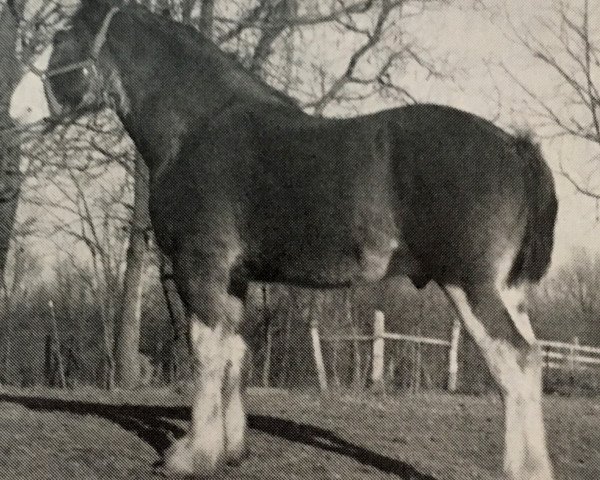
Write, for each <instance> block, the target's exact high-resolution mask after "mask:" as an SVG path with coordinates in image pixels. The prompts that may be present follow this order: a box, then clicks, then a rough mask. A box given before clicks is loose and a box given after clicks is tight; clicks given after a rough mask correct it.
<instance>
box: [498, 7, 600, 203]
mask: <svg viewBox="0 0 600 480" xmlns="http://www.w3.org/2000/svg"><path fill="white" fill-rule="evenodd" d="M599 24H600V11H599V10H598V8H596V6H595V4H594V2H590V1H589V0H581V1H576V2H567V1H563V0H554V1H553V3H552V8H551V11H550V13H549V14H548V15H546V16H541V17H539V18H538V19H537V24H535V25H531V26H529V27H528V28H527V29H526V30H525V31H524V29H522V28H521V29H520V28H518V27H516V26H514V25H513V26H512V30H513V33H514V34H515V35H516V36H517V38H518V40H519V41H520V43H521V44H522V45H524V46H525V47H526V48H527V49H528V50H529V52H530V53H531V54H532V55H533V57H534V58H535V59H536V60H537V61H538V62H540V63H541V64H542V65H543V66H545V67H546V68H547V69H548V71H549V73H550V74H551V75H552V77H551V78H554V79H555V83H554V85H553V88H552V93H551V94H546V95H545V94H544V93H541V92H540V91H539V90H537V89H536V85H533V86H530V85H528V84H527V83H526V82H525V81H523V80H522V79H520V78H519V76H518V75H516V74H515V73H513V72H511V71H510V70H508V69H507V68H505V70H506V71H507V73H508V74H509V75H510V77H511V78H512V79H513V80H515V81H516V82H517V83H518V84H519V85H520V86H521V87H522V89H523V90H524V92H525V93H526V94H527V96H528V97H529V100H530V104H531V109H532V111H533V113H534V115H535V116H536V117H537V119H538V121H539V125H538V126H539V129H540V133H541V134H542V135H546V136H549V137H565V136H568V137H571V138H573V139H575V140H580V141H581V140H582V141H584V142H587V143H589V144H591V145H592V146H593V148H594V150H595V151H596V154H595V155H593V156H592V158H590V163H591V164H592V167H593V168H592V170H591V171H588V172H586V173H584V175H583V176H578V175H575V174H574V173H573V168H574V167H573V166H572V165H571V166H567V165H564V164H563V163H561V165H560V173H561V174H562V175H563V176H564V177H565V178H566V179H567V180H568V181H569V182H570V183H571V184H572V185H573V186H574V187H575V189H576V190H577V191H578V192H579V193H581V194H583V195H585V196H587V197H591V198H593V199H596V200H600V187H599V185H598V181H597V180H598V178H597V174H598V173H600V170H599V167H600V33H599V32H600V30H599Z"/></svg>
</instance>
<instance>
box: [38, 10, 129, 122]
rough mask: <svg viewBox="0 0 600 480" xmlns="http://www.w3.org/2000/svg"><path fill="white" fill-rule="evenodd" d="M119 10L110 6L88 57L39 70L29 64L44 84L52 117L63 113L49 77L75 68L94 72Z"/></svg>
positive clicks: (85, 73)
mask: <svg viewBox="0 0 600 480" xmlns="http://www.w3.org/2000/svg"><path fill="white" fill-rule="evenodd" d="M118 11H119V7H113V8H111V9H110V10H109V11H108V13H107V14H106V17H104V20H103V21H102V25H101V27H100V30H98V33H97V34H96V38H95V39H94V44H93V46H92V51H91V52H90V55H89V57H88V58H87V59H86V60H81V61H79V62H74V63H70V64H67V65H64V66H62V67H57V68H53V69H52V70H40V69H39V68H37V67H35V66H34V65H30V66H29V70H30V71H31V72H32V73H33V74H35V75H37V76H38V77H40V79H41V80H42V83H43V84H44V90H45V92H46V97H47V99H48V107H49V109H50V113H51V115H52V116H53V117H59V116H61V115H62V113H63V106H62V105H61V104H60V102H59V101H58V100H57V98H56V96H55V95H54V92H53V91H52V86H51V85H50V83H49V80H50V78H51V77H53V76H55V75H61V74H63V73H68V72H75V71H77V70H83V73H84V75H86V76H87V75H88V74H89V73H90V72H91V73H96V72H97V68H96V62H97V61H98V56H99V55H100V51H101V50H102V47H103V46H104V44H105V43H106V35H107V33H108V27H110V22H111V21H112V19H113V17H114V16H115V14H116V13H117V12H118Z"/></svg>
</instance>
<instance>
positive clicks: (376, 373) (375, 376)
mask: <svg viewBox="0 0 600 480" xmlns="http://www.w3.org/2000/svg"><path fill="white" fill-rule="evenodd" d="M384 334H385V316H384V314H383V312H382V311H380V310H377V311H376V312H375V321H374V322H373V371H372V372H371V381H372V384H373V389H374V390H379V391H381V390H383V386H384V385H383V367H384V359H385V357H384V353H385V340H384Z"/></svg>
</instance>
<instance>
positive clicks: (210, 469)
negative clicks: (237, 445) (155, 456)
mask: <svg viewBox="0 0 600 480" xmlns="http://www.w3.org/2000/svg"><path fill="white" fill-rule="evenodd" d="M222 458H223V456H222V454H215V455H212V456H211V455H209V454H207V453H205V452H202V451H198V450H197V449H193V448H192V443H191V440H190V439H189V438H188V437H187V436H185V437H183V438H180V439H179V440H176V441H175V442H173V445H171V447H170V448H169V449H168V450H167V451H166V452H165V455H164V459H163V462H162V465H161V468H160V471H161V473H162V474H163V475H165V476H167V477H169V478H194V479H202V478H212V477H213V476H214V475H215V473H216V472H217V471H218V470H219V469H220V468H221V467H222V465H223V463H224V462H223V460H222Z"/></svg>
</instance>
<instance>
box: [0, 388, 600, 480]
mask: <svg viewBox="0 0 600 480" xmlns="http://www.w3.org/2000/svg"><path fill="white" fill-rule="evenodd" d="M183 403H184V402H183V401H182V399H181V398H178V397H176V396H174V395H172V394H168V393H158V392H138V393H137V394H136V395H131V394H113V395H110V396H109V395H107V394H106V393H102V392H96V391H82V392H75V393H66V394H65V393H60V392H48V391H22V390H1V391H0V432H2V434H0V478H2V479H7V480H8V479H10V480H21V479H22V480H38V479H52V480H59V479H65V480H67V479H68V480H72V479H73V480H74V479H86V480H88V479H89V480H92V479H102V480H125V479H127V480H137V479H139V480H142V479H143V480H152V479H158V478H162V476H161V475H160V474H159V473H157V472H156V471H155V469H154V467H153V465H154V464H155V463H156V462H157V461H158V460H159V459H160V453H161V452H162V451H163V450H164V448H165V447H166V446H167V445H168V444H169V442H170V439H171V438H172V437H173V436H175V437H177V436H179V435H181V434H182V433H183V429H184V428H185V419H186V418H187V417H188V415H189V411H188V409H186V408H184V407H182V406H181V405H183ZM247 405H248V409H249V413H250V417H249V421H250V426H251V429H250V447H251V453H252V455H251V457H250V458H249V459H247V460H246V461H245V462H244V463H243V464H242V465H241V466H238V467H235V468H233V467H228V469H227V470H225V471H224V472H222V473H221V474H220V475H219V476H218V478H220V479H232V480H233V479H239V480H250V479H256V480H270V479H311V480H320V479H323V480H325V479H327V480H330V479H333V480H335V479H343V480H346V479H348V480H351V479H392V478H394V479H404V480H450V479H453V480H454V479H456V480H470V479H473V480H474V479H482V480H487V479H496V478H498V474H497V472H498V469H499V466H500V464H501V458H500V451H501V445H502V417H501V404H500V401H499V399H498V398H497V397H493V396H485V397H466V396H458V395H452V396H450V395H445V394H423V395H417V396H415V395H410V396H402V397H387V398H385V399H381V398H373V397H371V398H362V399H357V398H353V397H349V396H348V397H344V396H336V397H335V398H333V397H332V398H320V397H318V396H317V395H311V394H297V393H285V392H264V391H253V392H251V393H250V394H249V398H248V401H247ZM544 408H545V413H546V418H547V424H548V431H549V444H550V451H551V456H552V459H553V462H554V464H555V466H556V473H557V478H558V479H561V480H566V479H569V480H571V479H573V480H575V479H582V480H596V479H600V398H599V399H584V398H557V397H553V398H546V399H545V404H544Z"/></svg>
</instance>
